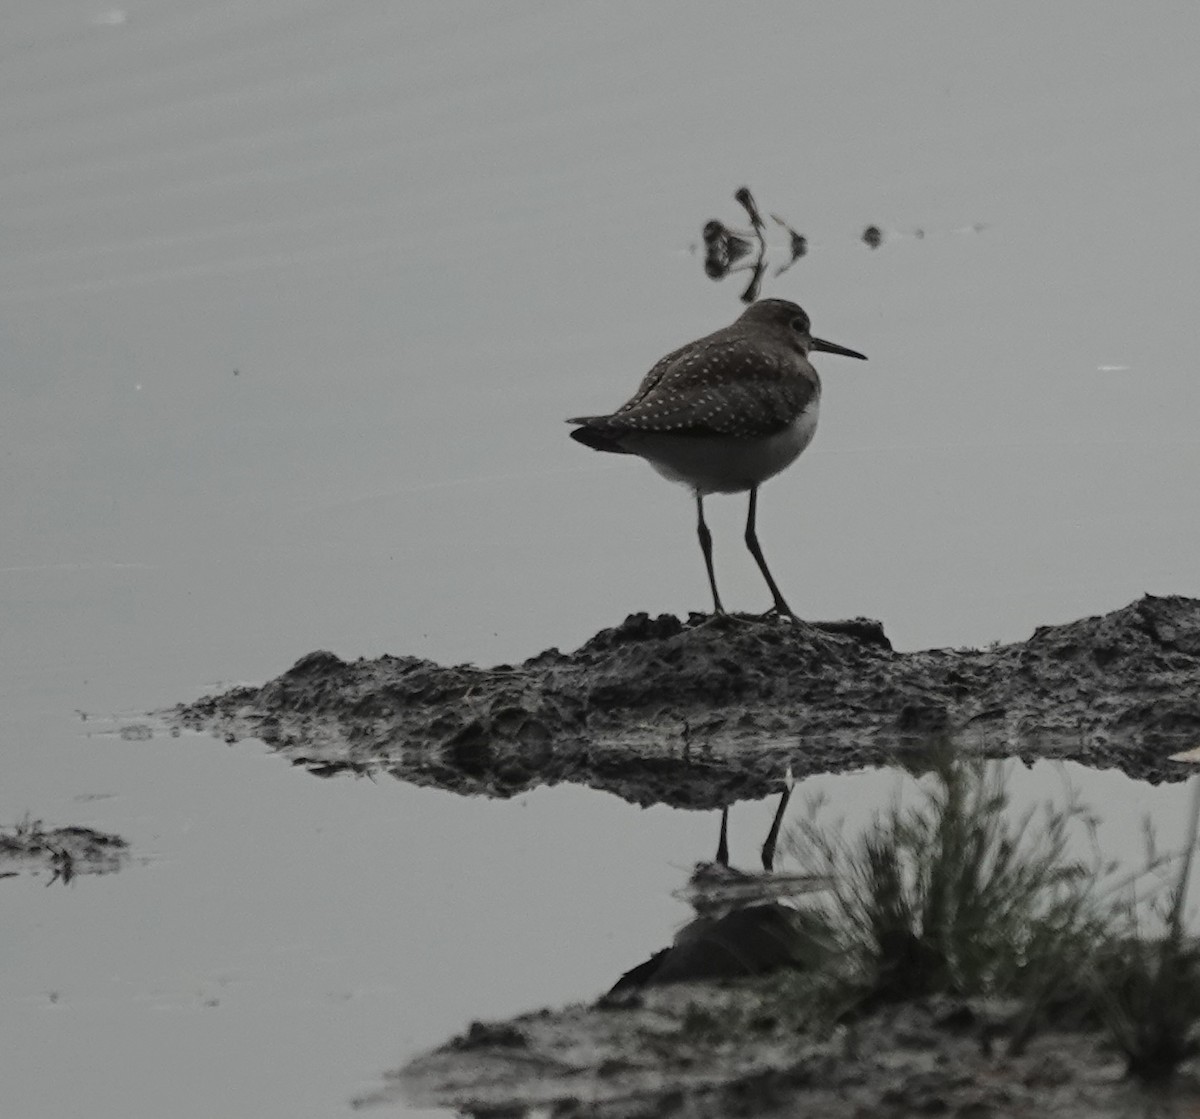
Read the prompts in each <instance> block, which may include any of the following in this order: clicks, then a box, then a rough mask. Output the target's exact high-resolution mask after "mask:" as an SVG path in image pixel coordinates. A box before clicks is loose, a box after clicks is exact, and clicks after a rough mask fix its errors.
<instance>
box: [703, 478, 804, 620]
mask: <svg viewBox="0 0 1200 1119" xmlns="http://www.w3.org/2000/svg"><path fill="white" fill-rule="evenodd" d="M757 510H758V487H757V486H751V487H750V511H749V513H748V514H747V516H746V547H747V548H749V549H750V554H751V555H752V556H753V557H754V562H755V563H757V564H758V569H759V571H761V572H762V573H763V578H764V579H766V581H767V586H768V587H770V588H771V596H772V597H773V598H774V599H775V607H774V609H775V613H777V614H782V615H783V616H784V617H786V618H791V619H792V621H797V620H798V619H797V618H796V615H795V614H793V613H792V608H791V607H790V606H789V605H788V604H787V603H786V602H785V601H784V599H783V595H781V594H780V593H779V588H778V587H777V586H776V585H775V580H774V579H772V578H771V572H770V571H769V570H768V569H767V561H766V560H765V559H763V554H762V548H760V547H759V546H758V536H757V534H756V533H755V531H754V515H755V513H756V511H757ZM714 589H715V588H714Z"/></svg>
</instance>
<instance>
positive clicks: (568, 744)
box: [173, 596, 1200, 808]
mask: <svg viewBox="0 0 1200 1119" xmlns="http://www.w3.org/2000/svg"><path fill="white" fill-rule="evenodd" d="M173 718H174V720H175V721H176V722H177V723H179V724H181V725H186V726H190V727H196V728H205V729H209V730H211V731H213V732H214V733H216V734H218V735H222V736H228V735H237V736H255V737H260V738H262V739H263V740H264V741H266V742H267V743H269V744H270V745H271V746H273V747H274V748H276V749H278V750H280V751H282V752H284V753H286V754H287V755H288V757H289V758H290V759H291V760H293V761H294V762H296V763H297V764H304V765H307V766H309V767H310V768H312V769H313V770H314V772H319V773H321V774H322V775H328V774H330V773H332V772H334V771H336V770H338V769H341V770H342V771H346V772H352V773H363V772H372V771H376V770H380V769H383V770H387V771H389V772H391V773H393V774H394V775H395V776H396V777H398V778H401V779H404V780H407V781H411V782H414V783H417V784H426V785H437V786H440V787H444V788H449V789H453V790H456V791H458V792H461V793H479V794H484V795H489V796H500V797H506V796H512V795H514V794H517V793H520V792H523V791H525V790H526V789H528V788H530V787H532V786H534V785H537V784H543V783H556V782H559V781H573V782H577V783H581V784H587V785H591V786H593V787H596V788H600V789H605V790H608V791H611V792H614V793H616V794H618V795H620V796H622V797H625V798H626V799H628V800H630V801H633V802H635V803H638V804H643V805H645V804H651V803H656V802H665V803H668V804H673V805H678V806H681V807H691V808H710V807H715V806H719V805H722V804H726V803H729V802H730V801H732V800H736V799H741V798H750V797H761V796H764V795H766V794H768V793H769V792H771V791H772V790H773V789H774V788H777V787H778V780H779V778H780V777H781V776H782V775H783V773H784V771H785V769H786V768H787V767H789V766H790V767H791V768H792V770H793V772H794V773H796V775H797V776H803V775H805V774H808V773H813V772H829V771H839V770H847V769H852V768H858V767H862V766H867V765H877V764H889V763H893V762H896V761H898V760H904V758H905V757H906V756H907V753H908V752H910V751H911V749H912V747H913V746H914V744H919V743H921V742H922V741H925V740H927V739H929V738H930V737H931V736H943V737H949V738H952V739H953V740H954V741H956V742H958V743H960V744H961V745H963V746H964V747H966V748H972V749H977V750H980V751H982V752H984V753H987V754H991V755H997V756H1001V755H1009V754H1013V753H1017V754H1020V755H1021V756H1022V757H1025V758H1027V759H1031V758H1035V757H1056V758H1070V759H1073V760H1076V761H1080V762H1083V763H1085V764H1088V765H1092V766H1116V767H1119V768H1121V769H1123V770H1124V771H1125V772H1127V773H1128V774H1130V776H1133V777H1138V778H1145V779H1149V780H1154V781H1158V780H1163V779H1182V778H1183V777H1186V776H1187V775H1188V773H1189V772H1190V769H1189V767H1187V766H1184V765H1180V764H1179V763H1175V762H1172V761H1170V760H1169V756H1170V755H1171V754H1172V753H1174V752H1176V751H1179V750H1182V749H1186V748H1188V747H1191V746H1195V745H1200V741H1197V739H1200V602H1198V601H1196V600H1194V599H1187V598H1180V597H1162V598H1158V597H1152V596H1146V597H1144V598H1142V599H1139V600H1138V601H1137V602H1134V603H1132V604H1131V605H1129V606H1126V607H1124V608H1122V609H1120V610H1116V611H1113V612H1112V613H1111V614H1106V615H1102V616H1099V617H1093V618H1084V619H1081V620H1080V621H1076V622H1071V623H1069V624H1067V625H1060V626H1043V627H1040V628H1039V629H1038V630H1037V631H1036V632H1035V633H1034V634H1033V636H1032V637H1030V638H1029V640H1027V641H1023V642H1017V643H1015V644H1011V645H1003V646H996V647H993V648H989V649H931V650H923V651H918V652H907V653H905V652H896V651H894V650H893V649H892V647H891V645H890V643H889V642H888V640H887V638H886V636H885V635H884V633H883V628H882V626H881V625H880V624H879V623H878V622H874V621H870V620H867V619H854V620H852V621H847V622H825V623H813V624H809V623H803V622H801V623H796V624H785V623H781V622H779V621H777V620H759V619H750V618H742V617H718V618H703V617H701V616H699V615H693V616H692V618H691V619H689V621H688V622H682V621H680V620H679V619H678V618H676V617H674V616H671V615H662V616H659V617H657V618H651V617H650V616H649V615H648V614H633V615H630V617H628V618H627V619H626V620H625V621H624V622H622V623H621V624H620V625H618V626H614V627H612V628H611V629H605V630H601V631H600V632H599V633H597V634H596V635H595V636H594V637H593V638H591V640H589V641H587V642H586V643H585V644H584V645H583V646H582V647H580V648H579V649H578V650H576V651H575V652H574V653H570V654H564V653H562V652H560V651H559V650H557V649H549V650H547V651H545V652H543V653H540V654H538V655H537V656H534V657H531V658H530V659H529V660H527V661H525V663H524V664H521V665H517V666H510V665H503V666H499V667H497V668H492V669H484V668H478V667H476V666H474V665H457V666H450V667H446V666H442V665H438V664H435V663H433V662H432V661H428V660H421V659H419V658H416V657H395V656H385V657H380V658H379V659H377V660H370V661H368V660H358V661H353V662H347V661H343V660H341V659H340V658H339V657H337V656H335V655H334V654H333V653H328V652H317V653H310V654H309V655H308V656H306V657H303V658H302V659H301V660H299V661H298V662H297V663H296V664H295V665H294V666H293V667H292V668H291V669H289V670H288V671H287V672H285V673H284V674H283V675H282V676H280V677H278V678H277V679H275V680H273V681H271V682H269V683H267V684H265V685H263V686H262V687H261V688H236V689H233V690H232V691H229V692H226V693H224V694H222V695H218V696H212V697H207V698H204V699H200V700H198V701H196V702H195V703H192V704H187V705H183V706H180V707H179V708H177V709H176V710H175V711H174V713H173Z"/></svg>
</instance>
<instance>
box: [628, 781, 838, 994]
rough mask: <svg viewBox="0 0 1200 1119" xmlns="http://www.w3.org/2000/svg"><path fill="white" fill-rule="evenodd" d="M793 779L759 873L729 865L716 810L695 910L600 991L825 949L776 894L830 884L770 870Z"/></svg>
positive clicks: (737, 970) (788, 960)
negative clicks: (668, 939)
mask: <svg viewBox="0 0 1200 1119" xmlns="http://www.w3.org/2000/svg"><path fill="white" fill-rule="evenodd" d="M794 784H795V782H794V781H793V780H792V775H791V772H790V771H789V772H788V775H787V779H786V781H785V785H784V791H783V795H782V796H781V797H780V798H779V805H778V807H777V808H776V810H775V818H774V820H773V821H772V823H771V830H770V832H769V833H768V835H767V840H766V842H765V843H764V844H763V849H762V861H763V870H764V872H765V873H763V874H747V873H745V872H743V871H739V870H735V869H734V868H732V867H731V866H730V865H729V843H728V839H727V829H728V820H729V815H728V809H722V810H721V835H720V840H719V842H718V844H717V858H716V861H715V862H711V863H700V864H698V865H697V867H696V870H695V872H694V873H693V874H692V878H691V881H690V882H689V883H688V886H687V889H686V891H684V892H683V894H680V895H677V896H681V897H682V896H686V897H687V900H688V901H689V902H690V903H691V905H692V908H693V909H695V911H696V917H695V919H694V920H692V921H689V922H688V924H686V925H685V926H684V927H683V928H682V929H680V930H679V932H678V933H677V934H676V936H675V942H674V943H673V944H672V945H671V946H670V947H669V948H663V949H662V950H661V951H658V952H655V953H654V955H653V956H651V957H650V958H649V959H648V960H646V961H645V962H643V963H641V964H638V966H637V967H634V968H630V970H629V971H627V972H625V974H624V975H622V976H621V978H620V979H618V980H617V982H616V983H615V984H614V985H613V987H612V989H611V990H610V991H609V992H608V995H606V996H605V998H606V999H609V1000H614V999H616V1000H619V999H620V998H621V997H623V996H625V995H627V994H629V993H630V992H633V991H636V990H639V989H641V988H644V987H648V986H654V985H658V984H663V983H679V982H682V981H686V980H693V979H724V978H732V977H735V976H746V975H764V974H766V973H768V972H772V971H777V970H779V969H780V968H805V967H808V966H810V965H811V964H812V962H813V961H814V959H819V958H820V953H821V952H822V951H823V948H822V944H823V939H824V938H823V937H822V935H821V933H822V928H821V925H820V923H819V920H818V919H817V918H814V917H811V916H810V915H808V914H807V913H806V912H805V911H804V910H803V909H796V908H793V907H792V906H790V905H786V904H784V903H783V902H782V901H780V900H779V899H780V898H790V897H795V896H798V895H800V894H806V893H810V892H812V891H814V890H821V889H824V888H825V887H827V886H828V882H827V881H826V880H825V879H824V878H821V877H818V876H814V875H799V874H775V873H774V870H775V848H776V844H777V842H778V839H779V829H780V825H781V824H782V822H783V816H784V813H785V812H786V811H787V806H788V800H789V799H790V798H791V795H792V788H793V785H794Z"/></svg>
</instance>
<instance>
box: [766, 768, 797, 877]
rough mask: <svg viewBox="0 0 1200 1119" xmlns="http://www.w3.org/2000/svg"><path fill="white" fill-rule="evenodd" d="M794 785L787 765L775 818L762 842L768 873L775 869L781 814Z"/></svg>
mask: <svg viewBox="0 0 1200 1119" xmlns="http://www.w3.org/2000/svg"><path fill="white" fill-rule="evenodd" d="M795 785H796V781H795V779H794V778H793V777H792V771H791V768H790V767H789V768H788V771H787V777H785V778H784V785H783V793H782V795H781V796H780V797H779V807H778V808H776V809H775V819H774V820H772V821H771V830H770V831H769V832H768V833H767V841H766V843H764V844H763V849H762V865H763V870H765V871H766V872H767V873H768V874H770V873H771V872H772V871H773V870H774V869H775V846H776V844H777V843H778V842H779V829H780V827H782V826H783V814H784V813H785V812H786V811H787V806H788V801H789V800H791V798H792V789H793V788H794V787H795Z"/></svg>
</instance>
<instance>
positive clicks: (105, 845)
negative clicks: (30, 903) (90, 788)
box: [0, 820, 129, 885]
mask: <svg viewBox="0 0 1200 1119" xmlns="http://www.w3.org/2000/svg"><path fill="white" fill-rule="evenodd" d="M128 854H129V844H127V843H126V842H125V840H123V839H122V838H121V837H120V836H119V835H110V834H108V833H107V832H102V831H95V830H93V829H92V828H84V827H73V826H72V827H64V828H47V827H45V826H43V824H42V822H41V821H40V820H25V821H23V822H22V823H19V824H17V825H16V826H15V827H12V828H4V829H0V878H13V877H15V876H16V875H18V874H22V873H26V874H42V873H46V872H49V874H50V882H62V883H63V884H64V885H65V884H66V883H68V882H70V881H71V880H72V879H73V878H74V877H75V876H76V875H77V874H111V873H112V872H113V871H117V870H120V869H121V867H122V866H123V865H124V864H125V860H126V858H127V857H128ZM48 884H49V883H48Z"/></svg>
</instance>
